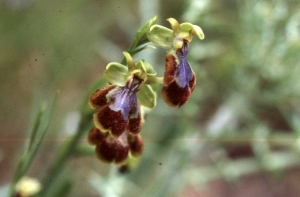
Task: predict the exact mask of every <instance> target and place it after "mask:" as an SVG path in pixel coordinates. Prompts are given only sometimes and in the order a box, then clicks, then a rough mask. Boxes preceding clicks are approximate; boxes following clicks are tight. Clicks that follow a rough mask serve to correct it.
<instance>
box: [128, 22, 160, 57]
mask: <svg viewBox="0 0 300 197" xmlns="http://www.w3.org/2000/svg"><path fill="white" fill-rule="evenodd" d="M156 22H157V16H155V17H153V18H152V19H150V20H148V21H147V22H146V23H144V25H143V26H142V27H141V28H140V29H139V30H138V32H137V33H136V34H135V36H134V38H133V40H132V43H131V45H130V47H129V48H128V50H127V51H128V52H131V51H133V50H134V49H135V48H137V47H138V46H139V45H141V44H144V43H145V38H147V33H148V31H149V30H150V28H151V27H152V26H153V25H154V24H156Z"/></svg>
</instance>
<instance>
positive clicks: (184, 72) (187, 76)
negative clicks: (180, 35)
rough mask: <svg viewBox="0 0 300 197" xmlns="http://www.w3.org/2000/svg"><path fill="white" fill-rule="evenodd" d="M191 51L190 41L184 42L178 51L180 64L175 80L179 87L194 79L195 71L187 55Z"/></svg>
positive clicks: (183, 86)
mask: <svg viewBox="0 0 300 197" xmlns="http://www.w3.org/2000/svg"><path fill="white" fill-rule="evenodd" d="M188 52H189V46H188V42H183V45H182V48H181V49H178V50H177V51H176V54H177V57H178V61H179V65H178V68H177V71H176V75H175V80H176V83H177V85H178V86H179V87H181V88H185V87H186V86H188V85H189V82H190V81H191V80H192V79H193V71H192V68H191V66H190V65H189V63H188V61H187V60H186V56H187V54H188Z"/></svg>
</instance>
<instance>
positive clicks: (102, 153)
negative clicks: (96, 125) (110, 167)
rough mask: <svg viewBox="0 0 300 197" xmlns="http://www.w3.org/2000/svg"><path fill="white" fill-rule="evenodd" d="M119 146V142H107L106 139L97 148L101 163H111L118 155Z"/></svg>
mask: <svg viewBox="0 0 300 197" xmlns="http://www.w3.org/2000/svg"><path fill="white" fill-rule="evenodd" d="M119 146H120V144H119V143H118V142H117V141H114V140H112V141H107V139H106V140H104V141H103V142H102V143H100V144H98V145H97V146H96V155H97V157H98V158H99V159H100V160H101V161H103V162H105V163H111V162H113V161H114V159H115V158H116V155H117V154H118V151H119Z"/></svg>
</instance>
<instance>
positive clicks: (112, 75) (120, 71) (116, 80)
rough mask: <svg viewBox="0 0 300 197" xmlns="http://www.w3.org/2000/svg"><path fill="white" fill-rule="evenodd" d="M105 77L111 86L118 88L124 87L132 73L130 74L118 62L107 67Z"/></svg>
mask: <svg viewBox="0 0 300 197" xmlns="http://www.w3.org/2000/svg"><path fill="white" fill-rule="evenodd" d="M103 75H104V76H105V78H106V79H107V80H108V81H109V82H110V83H111V84H114V85H117V86H124V85H125V84H126V82H127V80H128V77H129V76H131V74H130V72H128V68H127V67H126V66H124V65H123V64H120V63H117V62H111V63H109V64H108V65H107V66H106V70H105V71H104V73H103Z"/></svg>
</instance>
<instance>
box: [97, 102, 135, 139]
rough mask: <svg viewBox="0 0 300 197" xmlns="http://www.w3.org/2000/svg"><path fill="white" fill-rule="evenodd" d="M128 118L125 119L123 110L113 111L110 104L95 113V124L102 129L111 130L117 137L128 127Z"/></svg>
mask: <svg viewBox="0 0 300 197" xmlns="http://www.w3.org/2000/svg"><path fill="white" fill-rule="evenodd" d="M128 122H129V121H128V120H124V118H123V115H122V112H121V111H117V112H116V111H113V110H111V109H110V108H109V106H108V105H106V106H104V107H103V108H101V110H100V111H99V112H98V113H95V114H94V123H95V126H96V127H97V128H98V129H100V130H102V131H110V132H111V134H112V135H113V136H115V137H119V136H120V135H121V134H122V133H123V132H124V131H125V130H126V128H127V126H128Z"/></svg>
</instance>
